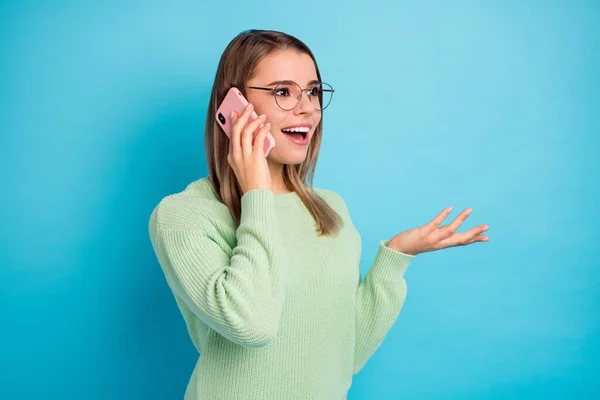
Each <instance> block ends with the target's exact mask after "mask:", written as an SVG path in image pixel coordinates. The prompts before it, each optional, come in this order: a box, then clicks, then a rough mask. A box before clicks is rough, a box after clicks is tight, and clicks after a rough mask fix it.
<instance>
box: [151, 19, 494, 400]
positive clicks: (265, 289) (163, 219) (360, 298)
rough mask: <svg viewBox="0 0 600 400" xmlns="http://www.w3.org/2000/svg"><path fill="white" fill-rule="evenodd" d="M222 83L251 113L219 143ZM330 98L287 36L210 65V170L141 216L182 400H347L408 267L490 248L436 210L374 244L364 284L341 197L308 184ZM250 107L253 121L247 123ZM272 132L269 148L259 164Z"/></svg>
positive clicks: (244, 46) (303, 51)
mask: <svg viewBox="0 0 600 400" xmlns="http://www.w3.org/2000/svg"><path fill="white" fill-rule="evenodd" d="M231 87H237V88H238V89H239V90H240V91H241V92H242V93H243V94H244V96H245V97H246V98H247V99H248V101H249V103H250V105H249V107H248V108H247V109H246V110H245V111H244V112H243V113H241V114H240V115H237V114H235V113H234V114H233V115H231V116H230V117H231V118H232V123H233V128H232V134H231V140H229V138H228V137H227V136H226V135H225V134H224V132H223V131H222V130H221V128H220V126H219V125H218V124H217V121H216V120H215V112H216V110H217V108H218V106H219V104H220V102H221V101H222V100H223V98H224V96H225V94H226V93H227V91H228V90H229V88H231ZM332 94H333V89H331V87H330V86H329V85H327V84H325V83H322V81H321V75H320V73H319V69H318V66H317V63H316V61H315V58H314V56H313V54H312V52H311V51H310V49H309V48H308V47H307V46H306V45H305V44H304V43H302V42H301V41H299V40H298V39H296V38H294V37H292V36H290V35H287V34H284V33H281V32H275V31H258V30H251V31H247V32H243V33H241V34H240V35H238V36H237V37H236V38H234V39H233V41H232V42H231V43H230V44H229V45H228V47H227V48H226V49H225V52H224V53H223V55H222V57H221V60H220V63H219V66H218V69H217V73H216V77H215V82H214V85H213V89H212V93H211V98H210V104H209V107H208V115H207V121H206V129H205V135H206V154H207V160H208V167H209V176H208V177H204V178H202V179H199V180H197V181H195V182H192V183H191V184H189V185H188V186H187V188H186V189H185V190H183V191H182V192H180V193H177V194H174V195H170V196H167V197H165V198H164V199H163V200H162V201H161V202H160V203H159V204H158V205H157V207H156V208H155V209H154V211H153V213H152V216H151V218H150V236H151V239H152V243H153V246H154V250H155V252H156V254H157V257H158V260H159V262H160V265H161V267H162V269H163V271H164V273H165V276H166V279H167V282H168V284H169V286H170V288H171V289H172V291H173V294H174V296H175V299H176V301H177V304H178V306H179V308H180V310H181V313H182V315H183V317H184V319H185V321H186V324H187V327H188V331H189V334H190V337H191V339H192V341H193V343H194V345H195V346H196V348H197V349H198V351H199V353H200V356H199V358H198V361H197V363H196V366H195V368H194V370H193V372H192V374H191V379H190V381H189V383H188V385H187V390H186V392H185V399H211V400H215V399H227V400H231V399H246V400H250V399H274V400H286V399H302V400H307V399H311V400H314V399H317V400H318V399H323V400H333V399H345V398H346V394H347V392H348V389H349V388H350V385H351V382H352V376H353V375H355V374H356V373H358V372H359V371H360V370H361V369H362V368H363V366H364V365H365V363H366V362H367V360H368V359H369V358H370V357H371V355H372V354H373V353H374V352H375V350H376V349H377V348H378V347H379V346H380V345H381V343H382V341H383V339H384V337H385V336H386V334H387V332H388V331H389V329H390V328H391V326H392V325H393V323H394V322H395V320H396V318H397V316H398V314H399V312H400V309H401V307H402V304H403V302H404V299H405V296H406V282H405V280H404V272H405V271H406V268H407V266H408V265H409V263H410V261H411V260H412V259H413V258H414V257H415V256H416V255H417V254H419V253H423V252H427V251H433V250H438V249H442V248H446V247H451V246H457V245H466V244H471V243H475V242H480V241H486V240H487V237H486V236H484V235H481V233H482V232H483V231H485V230H486V229H487V226H485V225H484V226H480V227H477V228H473V229H471V230H469V231H468V232H465V233H461V234H455V233H454V232H455V231H456V230H457V229H458V227H459V226H460V225H461V223H462V222H463V221H464V220H465V218H466V217H467V215H468V212H467V211H468V210H465V212H463V213H461V215H459V216H458V217H457V218H456V219H455V220H454V221H453V222H452V223H451V224H449V225H447V226H443V227H439V226H440V224H441V223H442V221H443V220H444V219H445V218H446V217H447V216H448V214H449V212H450V209H446V210H444V211H443V212H442V213H441V214H439V215H438V216H437V217H436V218H435V219H434V220H432V221H431V222H430V223H428V224H427V225H424V226H422V227H418V228H415V229H411V230H409V231H406V232H402V233H400V234H398V235H396V236H394V237H393V238H391V239H390V240H384V241H381V242H380V245H379V249H378V253H377V256H376V258H375V260H374V262H373V264H372V265H371V268H370V270H369V272H368V273H367V274H366V276H365V277H364V279H362V280H361V277H360V271H359V263H360V257H361V238H360V235H359V233H358V232H357V230H356V229H355V227H354V226H353V224H352V222H351V219H350V215H349V214H348V209H347V207H346V204H345V202H344V200H343V199H342V197H340V196H339V195H338V194H336V193H335V192H332V191H330V190H326V189H313V188H312V178H313V173H314V169H315V165H316V162H317V158H318V154H319V147H320V144H321V137H322V132H323V131H322V127H323V122H322V116H323V110H324V109H325V108H326V107H327V105H328V104H329V101H330V100H331V95H332ZM253 110H256V112H257V113H258V114H260V117H259V118H257V119H254V120H252V121H251V122H249V120H250V118H249V117H250V115H251V113H252V111H253ZM269 132H270V133H271V134H272V135H273V138H274V139H275V141H276V146H275V147H274V148H273V150H272V151H271V152H270V153H269V154H268V156H267V157H265V153H264V148H263V145H264V141H265V137H266V135H267V133H269ZM254 134H256V138H255V139H254V140H253V135H254ZM307 181H309V182H310V183H309V184H307V183H306V182H307Z"/></svg>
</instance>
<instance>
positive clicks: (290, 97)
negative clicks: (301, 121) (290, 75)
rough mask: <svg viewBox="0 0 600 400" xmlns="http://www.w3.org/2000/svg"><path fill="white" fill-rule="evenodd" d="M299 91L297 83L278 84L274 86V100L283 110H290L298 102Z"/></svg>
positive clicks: (300, 91)
mask: <svg viewBox="0 0 600 400" xmlns="http://www.w3.org/2000/svg"><path fill="white" fill-rule="evenodd" d="M301 93H302V90H301V89H300V86H298V85H297V84H293V83H292V84H280V85H277V86H276V87H275V92H274V94H275V101H276V102H277V105H278V106H279V107H281V108H283V109H284V110H291V109H293V108H295V107H296V106H297V105H298V103H300V95H301Z"/></svg>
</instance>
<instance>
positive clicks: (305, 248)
mask: <svg viewBox="0 0 600 400" xmlns="http://www.w3.org/2000/svg"><path fill="white" fill-rule="evenodd" d="M313 190H314V192H315V193H316V194H318V195H319V196H321V197H322V198H323V199H324V200H325V201H326V202H327V203H328V204H329V205H330V206H331V207H333V208H334V209H335V210H336V212H337V213H338V214H339V215H340V216H341V217H342V219H343V227H342V228H341V230H340V232H339V233H338V234H337V235H336V236H335V237H329V236H318V235H317V233H316V231H315V228H316V223H315V221H314V219H313V217H312V215H311V214H310V213H309V212H308V209H307V208H306V207H305V205H304V203H302V201H301V200H300V197H298V195H297V194H296V193H295V192H291V193H285V194H280V195H276V194H274V193H273V192H272V191H270V190H267V189H253V190H250V191H248V192H246V193H245V194H244V195H243V196H242V199H241V206H242V214H241V221H240V225H239V227H237V229H236V227H235V223H234V221H233V218H232V217H231V214H230V213H229V210H228V209H227V207H226V206H225V205H224V204H223V203H221V202H220V201H219V200H218V199H217V197H216V195H215V192H214V190H213V187H212V185H211V184H210V181H209V180H208V178H207V177H205V178H202V179H199V180H197V181H195V182H192V183H191V184H189V185H188V186H187V187H186V189H185V190H184V191H182V192H180V193H177V194H173V195H170V196H166V197H165V198H164V199H162V200H161V201H160V203H159V204H158V205H157V206H156V208H155V209H154V210H153V212H152V215H151V216H150V223H149V230H150V238H151V241H152V245H153V247H154V251H155V253H156V256H157V258H158V261H159V263H160V266H161V268H162V270H163V272H164V274H165V277H166V281H167V283H168V285H169V287H170V288H171V290H172V292H173V294H174V297H175V300H176V302H177V305H178V307H179V309H180V311H181V313H182V315H183V318H184V319H185V322H186V325H187V329H188V333H189V335H190V337H191V340H192V341H193V343H194V345H195V347H196V349H197V350H198V352H199V357H198V361H197V363H196V365H195V368H194V370H193V372H192V373H191V378H190V380H189V383H188V385H187V389H186V391H185V400H197V399H201V400H221V399H222V400H237V399H240V400H254V399H256V400H259V399H260V400H271V399H272V400H296V399H297V400H343V399H346V395H347V392H348V390H349V389H350V385H351V383H352V377H353V375H355V374H357V373H358V372H359V371H360V370H361V369H362V368H363V366H364V365H365V363H366V362H367V360H368V359H369V358H370V357H371V356H372V355H373V353H374V352H375V351H376V350H377V348H378V347H379V346H380V345H381V343H382V342H383V340H384V337H385V336H386V334H387V332H388V331H389V329H390V328H391V327H392V325H393V324H394V322H395V320H396V319H397V317H398V314H399V313H400V309H401V308H402V305H403V303H404V299H405V297H406V281H405V279H404V273H405V271H406V268H407V267H408V264H409V263H410V261H411V260H412V259H413V258H414V256H412V255H409V254H404V253H401V252H398V251H395V250H393V249H391V248H389V247H387V244H388V242H389V240H382V241H380V242H379V248H378V252H377V255H376V257H375V260H374V262H373V264H372V265H371V267H370V269H369V271H368V273H367V274H366V275H365V277H364V279H361V276H360V270H359V264H360V259H361V237H360V235H359V233H358V231H357V230H356V228H355V227H354V225H353V224H352V221H351V219H350V215H349V213H348V208H347V206H346V204H345V202H344V200H343V199H342V197H341V196H340V195H338V194H337V193H335V192H333V191H330V190H327V189H316V188H315V189H313ZM182 392H183V390H182ZM182 394H183V393H182Z"/></svg>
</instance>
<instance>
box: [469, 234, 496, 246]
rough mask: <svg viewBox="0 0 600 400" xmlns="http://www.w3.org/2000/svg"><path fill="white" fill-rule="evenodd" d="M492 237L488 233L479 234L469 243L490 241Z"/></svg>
mask: <svg viewBox="0 0 600 400" xmlns="http://www.w3.org/2000/svg"><path fill="white" fill-rule="evenodd" d="M489 240H490V238H489V237H487V236H486V235H477V236H476V237H474V238H473V239H471V240H469V241H468V242H467V244H472V243H477V242H489Z"/></svg>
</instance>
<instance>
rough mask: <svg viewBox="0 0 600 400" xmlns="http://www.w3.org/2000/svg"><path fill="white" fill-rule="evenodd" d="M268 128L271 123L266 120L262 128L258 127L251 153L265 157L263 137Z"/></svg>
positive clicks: (264, 137) (265, 135)
mask: <svg viewBox="0 0 600 400" xmlns="http://www.w3.org/2000/svg"><path fill="white" fill-rule="evenodd" d="M270 129H271V123H269V122H267V123H266V124H265V125H264V126H263V127H262V128H260V130H259V131H258V135H256V139H255V140H254V150H253V153H252V154H255V155H256V156H257V157H260V158H264V157H265V139H266V137H267V133H269V131H270Z"/></svg>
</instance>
